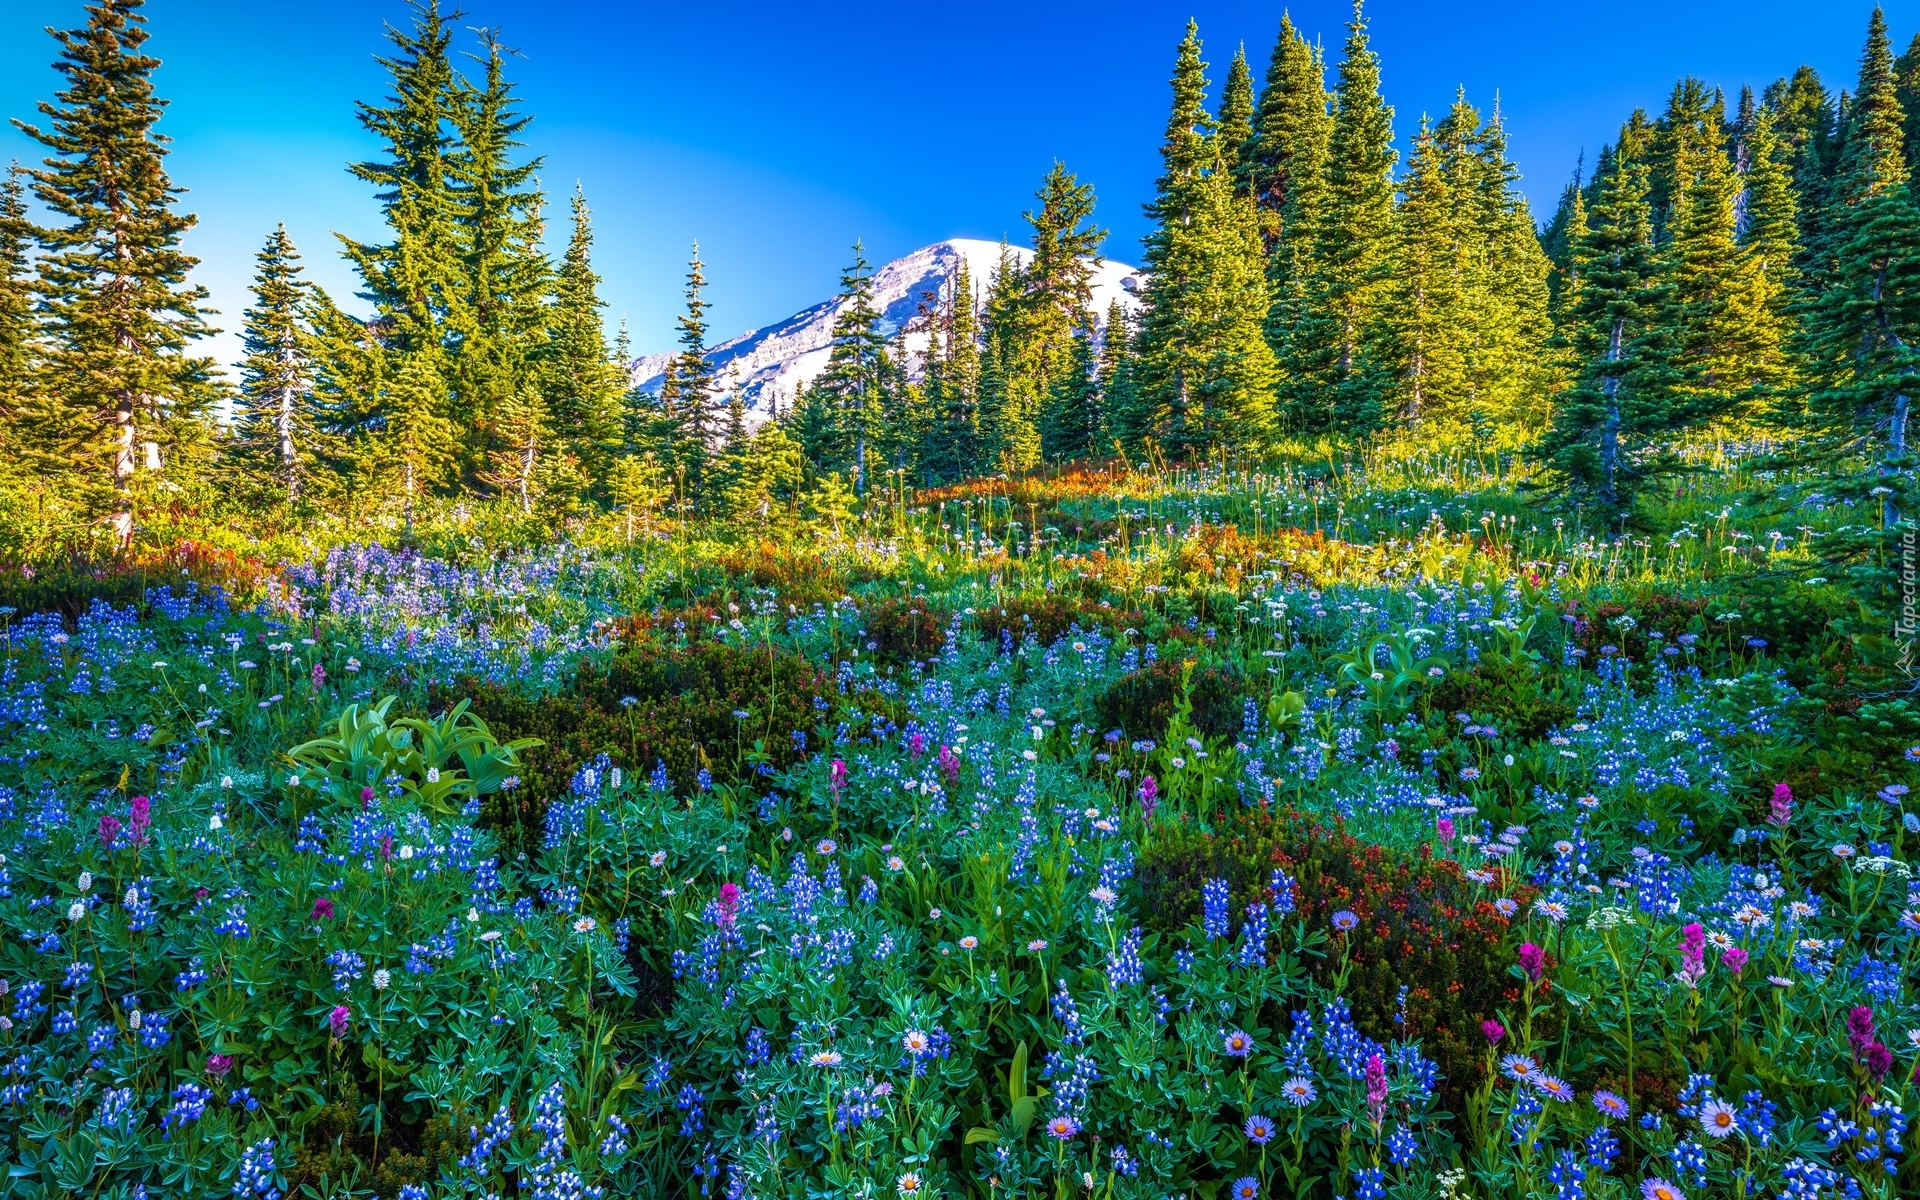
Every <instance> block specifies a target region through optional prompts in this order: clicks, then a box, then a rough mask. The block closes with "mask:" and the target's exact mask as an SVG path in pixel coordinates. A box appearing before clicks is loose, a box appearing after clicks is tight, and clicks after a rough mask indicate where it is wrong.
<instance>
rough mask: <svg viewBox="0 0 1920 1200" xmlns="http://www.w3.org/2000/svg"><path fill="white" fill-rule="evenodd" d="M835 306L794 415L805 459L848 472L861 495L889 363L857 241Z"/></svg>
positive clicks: (869, 272)
mask: <svg viewBox="0 0 1920 1200" xmlns="http://www.w3.org/2000/svg"><path fill="white" fill-rule="evenodd" d="M835 304H836V308H837V312H836V314H835V316H834V319H833V345H832V348H831V349H830V350H829V351H828V354H827V366H826V369H825V370H824V371H822V372H821V373H820V375H819V377H818V378H816V379H815V380H814V381H813V382H812V383H811V384H810V385H808V387H807V389H806V390H805V391H804V392H803V393H801V396H800V401H799V405H798V411H797V413H796V416H797V418H798V422H799V429H800V432H801V445H802V447H803V448H804V450H805V451H806V455H807V457H808V458H809V459H811V460H812V461H813V462H814V463H815V464H817V465H818V466H819V467H820V469H821V470H823V471H850V472H852V475H853V479H854V490H855V491H856V492H859V493H864V492H865V490H866V486H867V470H868V466H869V464H868V451H869V449H870V447H871V444H872V442H873V440H874V433H875V426H876V424H877V422H878V421H879V419H880V405H881V400H882V391H883V389H884V388H885V386H886V380H887V376H888V375H889V374H890V370H891V364H890V363H889V361H888V356H887V338H886V335H885V334H884V333H882V332H881V330H880V312H879V310H878V309H876V308H874V306H873V269H872V267H870V266H869V265H868V263H867V255H866V248H865V247H864V246H862V245H861V243H859V242H857V241H856V242H854V244H853V263H852V265H851V266H849V267H847V268H846V269H845V270H844V271H842V272H841V273H840V293H839V296H838V299H837V300H836V302H835Z"/></svg>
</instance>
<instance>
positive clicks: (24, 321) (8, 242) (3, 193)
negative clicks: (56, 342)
mask: <svg viewBox="0 0 1920 1200" xmlns="http://www.w3.org/2000/svg"><path fill="white" fill-rule="evenodd" d="M23 178H24V177H23V175H22V173H21V170H20V164H18V163H15V164H13V166H12V167H11V168H10V169H9V170H8V172H7V176H6V179H5V180H4V181H0V453H7V452H8V451H7V444H8V441H9V439H8V436H7V435H8V431H9V426H10V425H11V423H12V418H13V414H14V413H15V412H16V411H17V410H18V409H19V407H20V402H21V399H22V398H23V397H24V396H25V394H26V390H27V382H28V380H29V379H30V378H31V376H32V372H33V354H34V345H33V343H34V339H35V325H34V317H33V235H34V228H33V222H32V221H31V220H29V219H28V217H27V189H26V184H25V183H24V182H23Z"/></svg>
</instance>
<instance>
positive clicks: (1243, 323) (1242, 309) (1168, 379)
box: [1122, 21, 1277, 459]
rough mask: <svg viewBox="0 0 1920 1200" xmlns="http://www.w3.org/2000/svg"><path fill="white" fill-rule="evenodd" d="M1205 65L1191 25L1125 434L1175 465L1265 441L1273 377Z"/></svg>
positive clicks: (1243, 219)
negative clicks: (1209, 105)
mask: <svg viewBox="0 0 1920 1200" xmlns="http://www.w3.org/2000/svg"><path fill="white" fill-rule="evenodd" d="M1206 86H1207V81H1206V64H1205V63H1204V62H1202V61H1201V58H1200V38H1199V31H1198V29H1197V27H1196V26H1195V25H1194V24H1193V23H1192V22H1191V21H1190V22H1188V24H1187V35H1186V38H1185V40H1183V41H1182V42H1181V44H1180V48H1179V51H1178V54H1177V55H1176V58H1175V63H1174V75H1173V108H1172V112H1171V114H1170V115H1169V117H1168V120H1167V134H1166V140H1165V141H1164V143H1163V144H1162V146H1161V160H1162V164H1163V170H1162V173H1161V176H1160V179H1159V180H1158V182H1157V184H1156V190H1155V195H1154V199H1153V201H1152V202H1151V203H1150V204H1149V205H1148V206H1147V212H1148V215H1149V216H1151V217H1152V218H1153V219H1154V221H1155V226H1154V228H1153V230H1152V231H1151V232H1150V233H1149V234H1148V235H1147V238H1146V264H1145V265H1146V271H1147V276H1148V280H1147V288H1146V297H1145V299H1146V311H1145V315H1144V317H1143V319H1142V322H1141V329H1140V345H1139V354H1140V362H1139V368H1138V372H1137V375H1136V379H1137V383H1138V387H1139V390H1140V395H1139V397H1138V399H1137V400H1136V401H1135V402H1134V405H1133V414H1132V415H1131V417H1130V418H1129V420H1128V422H1127V427H1125V428H1123V430H1122V438H1123V440H1124V439H1126V438H1128V437H1134V438H1138V439H1140V440H1141V441H1143V442H1144V441H1146V440H1148V439H1151V440H1152V442H1154V443H1155V444H1156V445H1158V446H1159V447H1160V448H1162V449H1163V450H1164V451H1165V452H1166V454H1167V455H1168V456H1169V457H1171V458H1174V459H1191V458H1199V457H1202V456H1204V455H1206V454H1207V453H1209V452H1210V451H1212V450H1214V449H1216V448H1219V449H1225V450H1230V451H1235V452H1245V451H1250V450H1256V449H1258V448H1261V447H1263V446H1264V444H1265V442H1266V439H1267V437H1268V435H1269V434H1270V432H1271V431H1272V428H1273V391H1274V385H1275V382H1276V379H1277V376H1276V372H1275V368H1274V361H1273V351H1272V349H1271V348H1270V347H1269V346H1268V345H1267V344H1266V338H1265V334H1264V329H1263V326H1264V324H1265V318H1266V314H1267V310H1268V308H1269V306H1270V304H1271V299H1272V297H1271V293H1270V292H1269V290H1268V286H1267V279H1266V254H1265V245H1264V243H1263V242H1262V241H1261V237H1260V218H1259V214H1258V210H1257V208H1256V207H1255V205H1254V203H1253V201H1252V200H1251V199H1250V198H1247V197H1242V196H1239V195H1236V194H1235V191H1234V185H1233V176H1232V174H1231V172H1230V171H1229V170H1228V167H1227V162H1226V160H1225V159H1223V158H1222V157H1221V155H1220V153H1219V139H1218V138H1217V137H1215V136H1214V135H1213V123H1212V121H1211V119H1210V118H1209V117H1208V115H1207V112H1206V108H1205V105H1204V99H1205V95H1206Z"/></svg>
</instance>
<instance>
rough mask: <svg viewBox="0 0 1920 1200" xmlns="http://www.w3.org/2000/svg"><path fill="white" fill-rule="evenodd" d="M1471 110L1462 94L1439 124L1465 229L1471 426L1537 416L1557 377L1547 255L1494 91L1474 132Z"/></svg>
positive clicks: (1475, 119) (1475, 114) (1475, 115)
mask: <svg viewBox="0 0 1920 1200" xmlns="http://www.w3.org/2000/svg"><path fill="white" fill-rule="evenodd" d="M1479 119H1480V115H1479V113H1478V111H1477V110H1475V109H1474V108H1473V106H1472V105H1470V104H1468V103H1467V102H1466V99H1465V97H1464V96H1462V97H1461V98H1460V99H1459V100H1458V101H1457V102H1456V103H1455V104H1454V107H1453V109H1452V111H1450V112H1449V113H1448V114H1447V120H1446V121H1445V122H1443V123H1442V132H1443V134H1444V135H1445V138H1446V142H1447V144H1448V145H1449V146H1450V147H1452V148H1453V150H1452V157H1453V159H1454V161H1455V163H1456V165H1455V166H1454V167H1453V168H1452V170H1453V172H1454V174H1455V175H1456V176H1457V177H1459V179H1460V180H1461V183H1460V184H1459V185H1458V186H1457V187H1456V195H1458V196H1460V197H1461V201H1462V209H1461V216H1460V218H1459V220H1460V222H1461V224H1462V225H1463V226H1464V227H1465V228H1467V229H1468V230H1470V231H1471V232H1470V233H1469V234H1468V235H1467V245H1468V247H1469V254H1468V257H1467V265H1466V267H1465V271H1466V273H1467V279H1466V281H1465V283H1464V284H1463V286H1464V287H1465V288H1466V291H1467V294H1468V296H1469V297H1470V298H1471V305H1470V308H1469V312H1468V316H1467V318H1466V319H1467V320H1469V321H1470V322H1471V323H1472V328H1473V336H1472V338H1471V339H1470V347H1469V350H1468V359H1467V362H1468V372H1469V373H1468V380H1467V393H1466V395H1465V397H1464V400H1465V403H1466V408H1465V415H1466V416H1467V417H1468V418H1469V419H1470V420H1471V421H1473V423H1474V424H1475V426H1476V427H1484V426H1485V425H1486V424H1487V423H1488V422H1489V421H1491V420H1493V419H1499V420H1504V421H1516V420H1519V421H1525V422H1529V423H1530V422H1532V421H1533V420H1535V419H1537V418H1539V417H1542V416H1544V414H1545V412H1546V409H1547V403H1548V401H1549V400H1550V399H1551V396H1552V394H1553V393H1554V392H1555V391H1556V390H1557V389H1558V387H1559V386H1560V382H1559V379H1558V376H1557V375H1556V372H1555V368H1554V361H1553V353H1552V347H1551V346H1550V344H1549V343H1551V342H1552V340H1553V337H1554V325H1553V302H1552V295H1551V290H1550V279H1551V276H1552V274H1553V264H1552V263H1551V262H1550V261H1549V260H1548V258H1547V255H1546V251H1545V250H1544V249H1543V248H1542V247H1541V245H1540V236H1539V231H1538V228H1537V227H1536V226H1535V224H1534V219H1533V212H1532V209H1531V208H1529V207H1528V205H1527V198H1526V196H1525V195H1524V194H1522V193H1521V191H1520V172H1519V169H1518V168H1517V167H1515V166H1514V164H1513V161H1512V160H1511V159H1510V158H1508V157H1507V135H1506V125H1505V123H1504V122H1503V120H1502V119H1501V116H1500V107H1499V98H1498V97H1497V96H1496V97H1495V101H1494V112H1493V115H1492V116H1491V117H1490V118H1488V120H1487V121H1486V122H1485V123H1484V124H1481V125H1479V126H1478V129H1477V131H1476V130H1475V125H1476V123H1477V122H1478V121H1479ZM1456 131H1457V132H1456ZM1469 184H1470V185H1471V186H1468V185H1469Z"/></svg>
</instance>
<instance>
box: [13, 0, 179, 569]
mask: <svg viewBox="0 0 1920 1200" xmlns="http://www.w3.org/2000/svg"><path fill="white" fill-rule="evenodd" d="M141 7H142V0H96V2H95V3H93V4H90V5H88V7H87V10H86V12H87V23H86V25H85V26H84V27H83V28H79V29H72V30H64V31H55V32H54V34H53V36H54V39H55V40H56V41H57V42H58V43H59V45H60V58H59V61H58V62H57V63H56V64H55V69H56V70H58V71H59V72H60V74H61V76H62V78H63V81H64V84H65V86H64V87H62V88H61V89H60V91H58V92H57V93H56V94H55V98H54V100H53V101H52V102H42V103H41V104H40V105H39V111H40V114H41V116H42V117H43V118H44V119H45V125H44V126H41V125H34V124H29V123H26V122H16V125H17V126H18V127H19V128H20V130H21V131H22V132H24V133H25V134H26V135H27V136H29V137H31V138H33V139H34V140H35V141H37V142H39V143H40V144H41V145H42V146H43V147H45V148H46V150H47V152H48V157H47V158H46V159H44V160H43V162H42V164H41V165H40V166H39V167H36V168H32V169H29V170H28V172H27V176H28V178H29V179H31V180H32V188H33V193H34V195H35V196H36V197H37V198H38V199H39V200H40V202H41V203H42V204H43V205H45V206H46V208H47V209H48V210H49V212H50V213H51V214H52V216H53V218H54V223H53V224H51V225H49V226H47V227H45V228H44V229H42V230H41V231H40V233H39V240H40V242H41V246H42V248H43V253H42V254H41V256H40V258H39V260H38V269H39V284H38V287H39V306H38V307H39V322H40V327H41V331H42V335H43V337H44V339H45V364H44V369H43V371H42V373H41V377H42V383H43V386H40V387H37V388H35V389H34V391H33V393H32V394H31V395H30V396H29V398H28V402H27V403H26V404H25V405H23V406H22V412H21V413H20V414H19V418H18V424H19V425H20V427H21V428H20V434H21V436H20V439H19V442H18V445H19V446H20V448H21V449H22V450H23V451H25V452H26V453H27V454H29V455H31V456H32V457H33V459H34V460H35V462H36V463H37V464H39V466H40V467H41V469H42V471H43V472H44V475H43V480H44V481H45V482H47V483H50V484H52V483H55V482H56V481H58V482H57V486H59V487H61V488H62V489H63V490H66V491H68V493H69V494H77V495H78V497H79V498H80V500H81V502H82V504H83V505H85V506H86V507H87V509H88V510H89V511H91V512H92V513H93V514H95V515H98V516H99V517H101V518H102V519H103V522H104V525H105V527H106V529H107V530H108V532H109V534H110V536H111V537H112V539H113V541H114V543H115V544H116V545H118V546H120V547H123V548H124V547H126V546H128V545H129V544H130V543H131V541H132V539H133V531H134V492H135V478H134V475H135V470H136V466H137V464H138V463H139V462H140V461H141V460H142V458H143V455H142V448H141V445H142V443H146V444H148V445H151V446H156V447H160V449H161V452H164V446H165V443H168V442H170V441H174V440H176V439H179V438H182V437H192V436H195V434H194V431H193V430H192V429H191V427H192V426H193V425H196V424H201V425H203V424H204V422H205V409H206V407H207V405H208V404H209V403H210V401H211V400H212V398H213V392H212V389H211V387H210V384H209V377H210V371H211V363H210V361H209V360H207V359H205V358H198V357H193V356H191V355H189V354H188V353H187V348H188V346H189V345H190V343H191V342H192V341H193V340H194V339H196V338H199V337H202V336H204V335H206V334H207V333H209V332H210V330H209V329H208V327H207V324H206V322H205V320H204V319H203V311H202V309H201V307H200V305H201V301H203V300H204V299H205V298H206V292H205V290H204V289H202V288H199V287H196V286H194V285H192V284H190V283H189V282H188V275H189V273H190V272H191V270H192V268H193V266H194V265H195V262H196V260H195V259H193V258H192V257H190V256H189V255H187V254H186V253H185V252H184V251H183V250H182V249H181V245H180V243H181V239H182V237H183V236H184V235H185V234H186V232H187V231H188V230H189V229H191V228H193V226H194V223H195V219H194V218H193V217H192V216H191V215H188V214H185V213H181V212H179V211H177V209H176V204H177V203H178V200H179V197H180V195H181V189H179V188H176V187H174V186H173V184H172V182H171V181H170V180H169V179H168V177H167V172H166V165H165V160H166V154H167V139H166V138H165V137H164V136H162V135H161V134H159V133H157V132H156V131H155V129H154V126H155V125H156V123H157V122H158V121H159V120H160V115H161V113H162V112H163V111H164V109H165V107H166V101H164V100H161V99H159V98H158V97H157V96H155V95H154V91H153V72H154V69H155V68H156V67H158V66H159V60H158V59H155V58H152V57H150V56H149V55H146V54H144V53H142V47H143V46H144V45H145V44H146V41H147V38H148V33H147V30H146V18H145V16H144V15H142V14H141V12H140V9H141ZM144 457H145V458H146V460H147V461H148V462H152V461H153V460H154V458H155V457H157V455H156V454H155V453H153V452H151V451H150V452H148V453H147V454H146V455H144Z"/></svg>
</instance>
